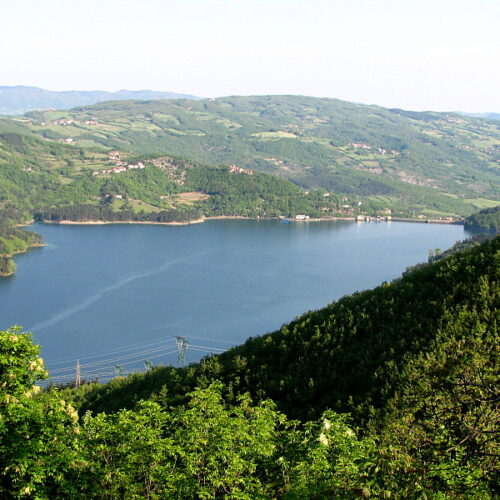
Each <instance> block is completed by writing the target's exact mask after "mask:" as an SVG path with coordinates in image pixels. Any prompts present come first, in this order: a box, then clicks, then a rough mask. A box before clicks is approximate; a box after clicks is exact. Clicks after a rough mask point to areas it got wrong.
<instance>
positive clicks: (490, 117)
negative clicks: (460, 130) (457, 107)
mask: <svg viewBox="0 0 500 500" xmlns="http://www.w3.org/2000/svg"><path fill="white" fill-rule="evenodd" d="M457 113H458V114H460V115H465V116H474V117H476V118H484V119H485V120H500V113H465V112H462V111H457Z"/></svg>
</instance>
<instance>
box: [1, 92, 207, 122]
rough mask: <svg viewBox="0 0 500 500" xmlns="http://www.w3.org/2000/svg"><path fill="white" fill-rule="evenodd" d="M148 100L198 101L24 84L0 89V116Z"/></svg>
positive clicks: (154, 94)
mask: <svg viewBox="0 0 500 500" xmlns="http://www.w3.org/2000/svg"><path fill="white" fill-rule="evenodd" d="M130 99H134V100H140V101H150V100H153V99H200V98H199V97H196V96H193V95H188V94H177V93H175V92H157V91H153V90H118V91H116V92H106V91H104V90H89V91H87V90H67V91H64V92H57V91H54V90H44V89H41V88H38V87H26V86H23V85H16V86H0V114H1V115H20V114H22V113H26V112H27V111H34V110H38V109H50V108H54V109H71V108H74V107H76V106H88V105H91V104H96V103H98V102H103V101H125V100H130Z"/></svg>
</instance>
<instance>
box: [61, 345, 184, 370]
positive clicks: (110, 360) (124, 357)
mask: <svg viewBox="0 0 500 500" xmlns="http://www.w3.org/2000/svg"><path fill="white" fill-rule="evenodd" d="M173 345H174V344H165V345H163V346H159V347H155V348H154V349H147V350H145V351H138V352H135V353H132V354H126V355H124V356H119V357H117V358H106V359H101V360H100V361H95V362H93V363H86V364H83V365H80V366H81V367H82V368H88V367H89V366H95V365H100V364H104V363H111V362H113V361H120V360H122V359H127V358H133V357H135V356H142V355H143V354H147V353H152V352H157V351H160V350H162V349H167V348H169V347H173ZM69 369H70V367H65V368H56V369H55V370H51V373H60V372H64V371H68V370H69Z"/></svg>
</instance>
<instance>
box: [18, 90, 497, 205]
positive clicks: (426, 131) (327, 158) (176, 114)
mask: <svg viewBox="0 0 500 500" xmlns="http://www.w3.org/2000/svg"><path fill="white" fill-rule="evenodd" d="M17 120H20V121H22V122H23V123H24V124H26V125H27V126H28V127H29V128H30V129H31V130H32V131H33V132H34V133H35V134H37V135H39V136H42V137H44V138H45V139H51V140H72V141H73V142H74V144H76V145H78V146H81V147H91V148H102V149H105V148H108V149H109V148H114V149H118V150H124V151H131V152H135V153H141V154H147V153H159V152H164V153H168V154H174V155H179V156H184V157H188V158H191V159H194V160H197V161H201V162H203V163H208V164H213V165H216V164H221V163H226V164H228V163H234V164H236V165H238V166H241V167H244V168H250V169H254V170H259V171H263V172H266V173H271V174H273V175H277V176H280V177H284V178H287V179H289V180H291V181H292V182H294V183H296V184H298V185H300V186H302V187H304V188H306V189H309V188H314V187H320V188H323V189H325V190H327V191H329V192H334V193H343V194H346V195H354V196H362V197H364V198H366V199H367V200H370V202H372V203H374V204H378V205H379V206H388V207H389V208H394V209H396V210H401V209H402V208H403V207H405V208H406V209H407V210H408V212H409V213H410V214H411V213H414V214H416V213H419V212H421V211H424V213H426V214H427V215H432V214H433V213H441V214H443V213H446V214H449V215H468V214H470V213H472V212H473V211H475V209H477V208H486V207H488V206H493V205H496V204H498V200H499V199H500V190H499V182H498V180H499V177H498V173H499V170H498V164H499V159H500V124H499V123H498V122H497V121H492V120H483V119H480V118H474V117H465V116H462V115H458V114H452V113H435V112H422V113H418V112H411V111H404V110H399V109H385V108H381V107H378V106H366V105H360V104H353V103H349V102H345V101H339V100H336V99H319V98H311V97H301V96H254V97H226V98H220V99H208V100H207V99H206V100H199V101H193V100H168V101H162V100H158V101H150V102H140V101H127V102H107V103H101V104H96V105H94V106H91V107H81V108H76V109H73V110H70V111H57V112H56V111H53V112H33V113H28V114H27V115H26V117H24V118H18V119H17Z"/></svg>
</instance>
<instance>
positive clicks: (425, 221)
mask: <svg viewBox="0 0 500 500" xmlns="http://www.w3.org/2000/svg"><path fill="white" fill-rule="evenodd" d="M364 217H370V218H369V219H367V220H358V219H357V218H356V217H315V218H309V219H295V218H285V217H283V218H278V217H247V216H245V215H214V216H209V217H201V218H199V219H194V220H190V221H183V222H181V221H172V222H157V221H139V220H126V221H104V220H92V221H73V220H67V219H63V220H59V221H53V220H40V221H34V222H40V223H42V224H61V225H68V226H69V225H75V226H78V225H83V226H100V225H105V224H145V225H158V226H188V225H191V224H202V223H203V222H205V221H207V220H275V221H277V222H282V221H284V220H286V221H287V222H300V223H304V222H336V221H345V222H412V223H420V224H453V225H463V222H460V221H457V220H454V219H451V220H449V219H415V218H404V217H393V218H392V219H389V220H387V219H377V218H375V217H373V218H372V216H364Z"/></svg>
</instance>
